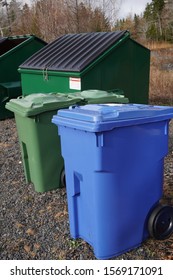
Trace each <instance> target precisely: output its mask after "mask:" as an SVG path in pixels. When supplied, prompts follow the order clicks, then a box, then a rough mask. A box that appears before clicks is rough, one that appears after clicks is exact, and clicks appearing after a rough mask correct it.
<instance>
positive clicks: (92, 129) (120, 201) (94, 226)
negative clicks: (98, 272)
mask: <svg viewBox="0 0 173 280" xmlns="http://www.w3.org/2000/svg"><path fill="white" fill-rule="evenodd" d="M171 118H173V107H163V106H149V105H140V104H126V105H118V104H110V105H99V104H98V105H85V106H74V107H73V106H72V107H70V108H69V109H64V110H59V111H58V113H57V115H55V116H53V119H52V122H53V123H54V124H56V125H57V126H58V133H59V135H60V137H61V149H62V155H63V157H64V160H65V172H66V185H67V198H68V210H69V219H70V233H71V236H72V237H73V238H82V239H84V240H85V241H87V242H88V243H89V244H90V245H91V246H92V247H93V248H94V253H95V256H96V258H98V259H108V258H111V257H114V256H118V255H120V254H122V253H124V252H126V251H128V250H131V249H133V248H135V247H138V246H139V245H140V244H141V243H142V242H143V241H144V240H145V239H146V238H147V237H148V236H149V233H150V232H149V231H150V230H149V228H148V221H149V219H150V216H151V213H152V212H153V209H155V208H157V207H158V205H159V201H160V199H161V197H162V191H163V172H164V157H165V156H166V155H167V153H168V131H169V130H168V129H169V120H170V119H171ZM72 143H73V144H72ZM159 207H160V205H159ZM157 209H158V208H157ZM159 209H160V208H159ZM162 210H164V211H165V207H164V209H162ZM159 211H160V210H159ZM159 211H156V212H159ZM164 211H162V213H161V212H159V215H160V216H159V219H160V220H159V219H154V221H153V217H152V223H156V220H157V222H158V221H159V222H160V223H161V226H162V224H164V225H165V223H163V219H164V218H165V215H164V214H165V212H164ZM171 211H172V209H171ZM163 212H164V213H163ZM167 214H168V213H167ZM165 219H167V221H166V222H168V220H169V221H170V223H171V225H172V221H173V213H171V216H169V217H166V218H165ZM164 222H165V221H164ZM150 224H151V221H150ZM150 226H151V225H150ZM152 226H153V227H155V228H154V230H157V231H160V232H159V234H160V233H163V232H161V231H162V229H160V225H159V226H158V224H154V225H152ZM166 230H168V227H167V229H166ZM169 230H170V224H169ZM163 231H165V229H163ZM171 232H172V227H171ZM171 232H170V231H169V234H170V233H171ZM162 237H163V236H162ZM160 239H161V238H160Z"/></svg>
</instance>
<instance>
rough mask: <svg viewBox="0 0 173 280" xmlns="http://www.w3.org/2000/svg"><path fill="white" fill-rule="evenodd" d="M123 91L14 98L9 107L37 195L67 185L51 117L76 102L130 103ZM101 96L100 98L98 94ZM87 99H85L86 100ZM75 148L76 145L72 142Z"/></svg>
mask: <svg viewBox="0 0 173 280" xmlns="http://www.w3.org/2000/svg"><path fill="white" fill-rule="evenodd" d="M118 92H120V93H122V92H121V91H120V90H117V91H116V94H115V93H107V92H104V91H102V92H99V91H96V96H97V98H96V96H95V95H94V92H93V91H89V92H85V93H84V94H82V92H81V94H79V93H78V94H76V95H75V94H74V95H67V94H58V93H56V94H50V93H49V94H43V93H37V94H31V95H28V96H26V97H23V98H18V99H11V100H10V102H8V103H7V104H6V108H7V109H9V110H10V111H12V112H14V114H15V119H16V125H17V130H18V136H19V141H20V146H21V152H22V161H23V165H24V171H25V177H26V182H27V183H29V182H32V183H33V184H34V187H35V190H36V191H37V192H45V191H49V190H52V189H56V188H59V187H61V186H64V185H65V172H64V161H63V158H62V156H61V148H60V139H59V138H57V129H56V127H55V126H54V125H53V124H52V123H51V118H52V117H53V115H54V114H55V113H56V112H57V110H58V109H61V108H65V107H66V108H67V107H69V106H70V105H74V104H77V103H79V102H80V103H84V104H86V103H87V102H91V100H92V96H93V102H96V100H97V102H99V101H101V102H104V103H106V102H114V103H119V102H124V103H126V102H128V99H127V98H125V97H124V95H122V94H117V93H118ZM97 94H98V95H97ZM84 96H85V97H84ZM71 147H73V143H71Z"/></svg>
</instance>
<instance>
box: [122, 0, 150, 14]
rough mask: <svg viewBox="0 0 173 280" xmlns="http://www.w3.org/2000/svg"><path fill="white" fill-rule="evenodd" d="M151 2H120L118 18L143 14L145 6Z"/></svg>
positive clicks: (129, 0) (148, 0)
mask: <svg viewBox="0 0 173 280" xmlns="http://www.w3.org/2000/svg"><path fill="white" fill-rule="evenodd" d="M151 1H152V0H121V7H120V11H119V14H118V17H120V18H121V17H126V16H128V15H129V14H138V15H139V14H141V13H142V12H144V10H145V7H146V4H147V3H151Z"/></svg>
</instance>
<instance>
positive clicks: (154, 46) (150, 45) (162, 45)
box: [145, 42, 173, 50]
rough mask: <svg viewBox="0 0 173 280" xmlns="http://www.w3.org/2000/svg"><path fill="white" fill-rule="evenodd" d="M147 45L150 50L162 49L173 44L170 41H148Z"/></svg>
mask: <svg viewBox="0 0 173 280" xmlns="http://www.w3.org/2000/svg"><path fill="white" fill-rule="evenodd" d="M145 46H146V47H147V48H148V49H150V50H161V49H168V48H171V47H173V44H171V43H168V42H147V43H146V44H145Z"/></svg>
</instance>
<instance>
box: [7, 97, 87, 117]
mask: <svg viewBox="0 0 173 280" xmlns="http://www.w3.org/2000/svg"><path fill="white" fill-rule="evenodd" d="M82 100H83V98H82V97H75V96H70V97H69V96H68V95H67V94H62V93H56V94H55V93H47V94H44V93H36V94H30V95H27V96H26V97H19V98H17V99H11V100H10V101H9V102H8V103H6V106H5V107H6V108H7V109H8V110H10V111H12V112H14V113H15V114H18V115H21V116H23V117H29V116H34V115H38V114H41V113H43V112H47V111H52V110H58V109H60V108H68V107H69V106H71V105H74V104H78V103H79V102H81V101H82Z"/></svg>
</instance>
